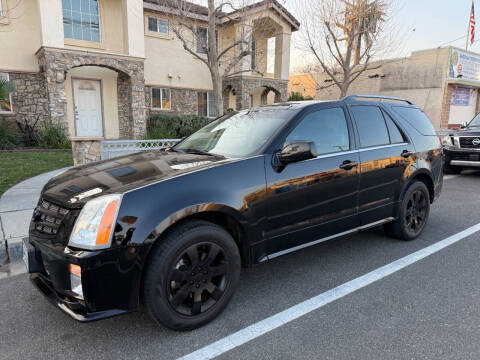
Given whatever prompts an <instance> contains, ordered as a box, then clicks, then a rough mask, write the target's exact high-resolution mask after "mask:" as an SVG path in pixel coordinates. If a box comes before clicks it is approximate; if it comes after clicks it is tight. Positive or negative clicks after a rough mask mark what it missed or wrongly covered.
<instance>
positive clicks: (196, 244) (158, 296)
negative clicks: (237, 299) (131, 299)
mask: <svg viewBox="0 0 480 360" xmlns="http://www.w3.org/2000/svg"><path fill="white" fill-rule="evenodd" d="M160 241H161V242H160V243H159V244H158V245H157V246H155V248H154V249H153V250H152V254H151V255H150V258H149V261H148V264H147V268H146V274H145V280H144V299H145V305H146V308H147V311H148V314H149V315H150V316H151V317H152V318H153V319H154V320H155V321H157V322H158V323H160V324H162V325H164V326H165V327H167V328H170V329H172V330H192V329H196V328H198V327H200V326H202V325H205V324H206V323H208V322H210V321H212V320H213V319H214V318H215V317H217V316H218V315H219V314H220V313H221V312H222V311H223V309H224V308H225V307H226V306H227V304H228V302H229V301H230V299H231V297H232V295H233V293H234V291H235V289H236V287H237V285H238V281H239V277H240V267H241V266H240V265H241V260H240V253H239V251H238V247H237V245H236V244H235V241H234V240H233V238H232V236H231V235H230V234H229V233H228V232H227V231H225V230H224V229H223V228H221V227H219V226H217V225H215V224H213V223H210V222H207V221H203V220H194V221H188V222H186V223H184V224H183V225H181V226H179V227H177V228H176V229H174V230H173V231H171V232H169V233H168V234H167V235H166V236H165V238H163V239H161V240H160Z"/></svg>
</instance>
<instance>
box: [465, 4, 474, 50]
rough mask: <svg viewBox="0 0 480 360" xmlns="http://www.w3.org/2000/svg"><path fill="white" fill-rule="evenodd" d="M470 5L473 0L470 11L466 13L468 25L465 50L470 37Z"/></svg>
mask: <svg viewBox="0 0 480 360" xmlns="http://www.w3.org/2000/svg"><path fill="white" fill-rule="evenodd" d="M472 6H473V0H472V4H471V5H470V12H469V13H468V25H467V41H466V43H465V51H467V50H468V40H469V39H470V21H471V20H470V19H471V17H472Z"/></svg>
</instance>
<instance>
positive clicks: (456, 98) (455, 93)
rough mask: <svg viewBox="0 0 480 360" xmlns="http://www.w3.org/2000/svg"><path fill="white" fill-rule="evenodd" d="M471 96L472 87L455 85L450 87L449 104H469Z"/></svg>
mask: <svg viewBox="0 0 480 360" xmlns="http://www.w3.org/2000/svg"><path fill="white" fill-rule="evenodd" d="M471 97H473V94H472V89H470V88H466V87H460V86H457V87H456V88H454V89H452V97H451V98H450V105H454V106H470V98H471Z"/></svg>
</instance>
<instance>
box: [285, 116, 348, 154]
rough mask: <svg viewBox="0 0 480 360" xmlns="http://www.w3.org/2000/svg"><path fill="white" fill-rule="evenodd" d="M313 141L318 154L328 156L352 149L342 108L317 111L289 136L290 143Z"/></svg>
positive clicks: (307, 117)
mask: <svg viewBox="0 0 480 360" xmlns="http://www.w3.org/2000/svg"><path fill="white" fill-rule="evenodd" d="M299 140H304V141H313V142H314V143H315V146H316V147H317V152H318V154H319V155H320V154H328V153H333V152H339V151H345V150H349V149H350V141H349V137H348V127H347V120H346V119H345V113H344V112H343V109H342V108H331V109H324V110H319V111H315V112H313V113H311V114H308V115H307V116H305V118H303V120H302V122H301V123H300V124H298V125H297V127H296V128H295V129H293V131H292V132H291V133H290V134H289V135H288V137H287V140H286V141H287V142H288V141H299Z"/></svg>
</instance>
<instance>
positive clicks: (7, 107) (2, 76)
mask: <svg viewBox="0 0 480 360" xmlns="http://www.w3.org/2000/svg"><path fill="white" fill-rule="evenodd" d="M0 1H1V0H0ZM0 81H2V82H3V81H10V77H9V75H8V74H7V73H0ZM0 112H12V94H10V95H9V96H8V98H7V99H6V100H5V101H3V102H2V103H0Z"/></svg>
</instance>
